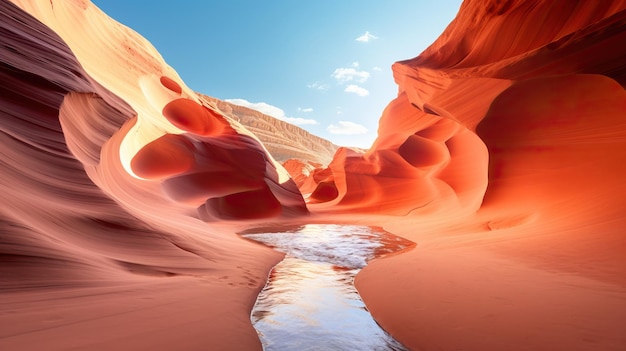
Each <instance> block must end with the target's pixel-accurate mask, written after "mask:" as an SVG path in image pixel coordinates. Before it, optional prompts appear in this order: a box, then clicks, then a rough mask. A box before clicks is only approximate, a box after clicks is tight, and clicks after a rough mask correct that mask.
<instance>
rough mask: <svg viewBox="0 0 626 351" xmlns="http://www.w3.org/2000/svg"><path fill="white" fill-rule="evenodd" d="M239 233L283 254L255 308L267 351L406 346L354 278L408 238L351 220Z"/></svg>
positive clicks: (407, 244) (404, 244)
mask: <svg viewBox="0 0 626 351" xmlns="http://www.w3.org/2000/svg"><path fill="white" fill-rule="evenodd" d="M243 236H244V237H246V238H248V239H251V240H255V241H258V242H262V243H264V244H266V245H268V246H270V247H273V248H275V249H276V250H278V251H282V252H284V253H285V254H286V256H285V259H284V260H283V261H281V262H280V263H279V264H278V265H276V266H275V267H274V269H273V270H272V272H271V273H270V279H269V281H268V284H267V285H266V286H265V288H264V289H263V290H262V291H261V293H260V294H259V297H258V299H257V303H256V305H255V307H254V309H253V311H252V317H251V318H252V323H253V324H254V327H255V328H256V330H257V332H258V333H259V337H260V338H261V342H262V343H263V347H264V349H265V350H268V351H269V350H281V351H282V350H298V351H303V350H406V348H405V347H403V346H402V345H401V344H400V343H399V342H398V341H396V340H395V339H393V338H392V337H391V336H390V335H389V334H387V333H386V332H385V331H384V330H382V329H381V328H380V327H379V325H378V324H377V323H376V321H375V320H374V319H373V318H372V316H371V315H370V314H369V312H368V311H367V309H366V307H365V305H364V304H363V301H361V298H360V297H359V294H358V292H357V290H356V288H355V287H354V284H353V281H354V277H355V275H356V274H357V273H358V271H359V270H360V269H361V268H363V267H364V266H365V264H366V263H367V261H369V260H371V259H373V258H376V257H380V256H382V255H385V254H389V253H391V252H396V251H400V250H402V249H405V248H407V247H410V246H412V245H413V243H412V242H410V241H408V240H404V239H402V238H399V237H396V236H394V235H392V234H390V233H387V232H385V231H382V230H378V229H374V228H370V227H363V226H352V225H318V224H316V225H313V224H308V225H305V226H302V227H298V228H294V229H293V230H287V231H281V232H271V233H270V232H264V233H255V234H243Z"/></svg>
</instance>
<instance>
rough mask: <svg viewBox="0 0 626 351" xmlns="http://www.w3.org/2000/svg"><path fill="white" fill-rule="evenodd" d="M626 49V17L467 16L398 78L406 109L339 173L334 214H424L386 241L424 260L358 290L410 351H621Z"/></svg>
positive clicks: (570, 11) (542, 6) (567, 10)
mask: <svg viewBox="0 0 626 351" xmlns="http://www.w3.org/2000/svg"><path fill="white" fill-rule="evenodd" d="M624 42H626V3H625V2H623V1H606V2H584V3H583V2H570V1H465V2H464V3H463V5H462V6H461V9H460V11H459V14H458V15H457V17H456V19H455V20H454V21H453V22H452V23H451V24H450V25H449V27H448V28H447V29H446V30H445V32H444V33H443V34H442V35H441V37H440V38H439V39H438V40H437V41H435V43H433V44H432V45H431V46H430V47H429V48H428V49H427V50H425V51H424V52H423V53H422V54H421V55H420V56H418V57H416V58H414V59H411V60H407V61H403V62H398V63H396V64H394V66H393V69H394V74H395V79H396V81H397V82H398V84H399V86H400V94H399V96H398V98H397V99H396V100H394V101H393V102H392V103H391V104H390V105H389V106H388V108H387V110H386V111H385V112H384V113H383V116H382V118H381V120H380V127H379V138H378V140H377V141H376V143H375V144H374V146H373V148H372V149H371V150H369V151H368V152H367V153H366V154H364V155H353V154H349V153H347V154H343V155H342V154H338V156H337V157H336V158H335V160H333V163H331V167H330V170H332V173H333V174H332V176H333V177H334V182H335V185H336V189H337V190H338V191H337V193H338V196H337V198H336V199H335V200H333V201H335V202H336V203H337V204H338V205H339V206H341V205H343V203H347V204H348V205H351V206H356V207H357V209H358V210H359V211H363V212H377V211H379V210H380V209H381V208H382V209H383V210H384V211H390V210H391V209H393V208H394V207H396V206H397V205H398V204H399V202H398V201H404V202H405V203H408V204H413V205H412V206H415V205H421V206H423V207H422V209H421V210H420V211H418V212H417V213H418V214H421V217H420V220H419V221H418V220H415V221H414V222H413V223H408V222H405V223H393V224H389V225H388V228H390V229H391V230H392V231H394V232H397V233H402V234H404V235H406V236H407V237H408V238H411V239H414V240H415V241H417V242H418V245H421V247H420V246H418V249H417V250H414V251H412V252H410V253H408V254H406V255H401V256H399V257H397V258H396V257H394V258H392V259H389V260H383V261H379V262H375V263H374V264H372V265H371V266H368V267H367V268H366V269H365V271H364V272H363V273H362V274H361V275H360V276H359V277H357V286H358V287H359V289H360V290H361V292H362V295H363V296H364V298H365V301H366V302H368V301H369V302H371V303H372V305H371V306H370V309H371V310H372V312H373V314H374V315H377V314H378V316H379V322H380V323H381V324H382V325H383V326H385V327H387V328H388V329H389V330H391V331H392V333H398V335H399V338H400V340H402V341H405V342H406V344H407V345H408V346H410V347H412V348H415V349H424V350H434V349H445V350H452V349H464V350H501V349H507V350H511V349H519V350H528V349H532V350H555V349H568V350H593V349H603V350H619V349H620V348H623V347H624V346H625V345H626V338H625V337H624V335H623V333H622V332H621V331H620V330H619V329H620V327H619V326H620V325H623V323H624V322H625V321H626V319H625V318H624V316H626V305H625V304H624V302H623V301H624V300H623V298H624V296H625V295H624V294H625V293H626V288H625V287H626V280H625V279H624V277H625V276H626V275H624V272H626V259H625V258H624V257H626V256H624V253H625V252H626V237H625V236H624V228H626V212H625V210H624V209H625V208H626V206H625V205H626V203H625V202H624V201H625V200H624V199H625V198H626V197H625V196H624V195H625V194H626V186H625V185H624V182H623V180H622V176H621V175H622V174H623V172H624V164H626V163H625V162H626V153H625V151H624V150H626V118H625V116H626V92H625V91H624V84H625V80H624V79H625V73H626V71H625V67H626V65H625V62H626V46H624V45H623V43H624ZM335 164H337V165H338V166H337V167H335V168H333V166H334V165H335ZM353 165H357V168H356V169H354V171H352V168H350V167H351V166H353ZM387 168H389V169H393V170H394V171H396V172H398V173H397V174H395V179H393V180H391V179H390V180H389V181H385V175H386V174H387V173H386V172H385V170H386V169H387ZM401 170H402V171H401ZM366 174H368V175H371V177H365V176H364V175H366ZM398 178H399V181H398V180H397V179H398ZM366 181H367V182H369V183H367V184H368V186H367V187H362V186H359V184H364V183H365V182H366ZM402 183H403V184H404V186H401V187H398V191H393V189H396V188H395V186H396V184H402ZM406 189H411V190H406ZM413 190H414V191H413ZM407 193H408V194H407ZM410 198H412V199H413V200H410ZM346 199H348V200H346ZM352 199H358V201H352ZM363 199H376V201H372V202H371V203H367V205H366V206H364V204H363V201H362V200H363ZM400 204H401V203H400ZM407 207H408V206H407V205H401V208H407ZM408 208H410V207H408ZM459 210H460V211H459ZM468 211H469V212H468ZM474 211H475V212H476V215H472V216H470V217H466V216H464V215H467V214H468V213H471V212H474ZM461 215H463V216H461ZM399 222H402V221H399ZM455 223H456V224H455ZM390 272H393V274H390ZM407 281H415V282H423V283H424V284H426V285H427V286H426V285H423V284H419V283H415V284H414V285H413V284H411V283H407ZM426 282H427V283H426ZM380 286H385V287H386V289H381V288H380ZM399 291H403V292H399ZM390 301H394V302H390ZM408 311H411V312H408ZM590 321H593V322H592V323H591V322H590Z"/></svg>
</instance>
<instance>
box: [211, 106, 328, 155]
mask: <svg viewBox="0 0 626 351" xmlns="http://www.w3.org/2000/svg"><path fill="white" fill-rule="evenodd" d="M201 96H202V97H203V98H205V99H207V100H208V101H210V102H211V103H213V104H215V105H216V106H217V107H218V108H219V109H220V110H221V111H222V113H224V114H225V115H227V116H228V117H230V118H232V119H233V120H235V121H237V122H239V123H241V124H242V125H243V126H245V127H246V129H248V130H249V131H250V132H252V134H254V135H255V136H256V137H257V138H259V140H260V141H261V142H262V143H263V145H264V146H265V148H266V149H267V151H269V153H270V154H271V155H272V156H273V157H274V159H275V160H276V161H278V162H281V163H283V162H285V161H287V160H289V159H298V160H300V161H304V162H308V161H310V162H314V163H319V164H321V165H323V166H327V165H328V164H329V163H330V161H331V160H332V158H333V156H334V155H335V152H336V151H337V148H338V146H337V145H334V144H333V143H331V142H330V141H328V140H326V139H323V138H320V137H318V136H315V135H313V134H311V133H309V132H307V131H306V130H304V129H302V128H300V127H298V126H295V125H293V124H290V123H287V122H284V121H281V120H279V119H277V118H274V117H272V116H268V115H265V114H263V113H261V112H259V111H257V110H253V109H250V108H247V107H244V106H239V105H235V104H232V103H229V102H226V101H222V100H218V99H215V98H212V97H210V96H206V95H201Z"/></svg>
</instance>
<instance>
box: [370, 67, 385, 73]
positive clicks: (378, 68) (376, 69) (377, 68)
mask: <svg viewBox="0 0 626 351" xmlns="http://www.w3.org/2000/svg"><path fill="white" fill-rule="evenodd" d="M372 70H374V71H378V72H380V71H382V70H383V69H382V68H380V67H378V66H374V67H373V68H372Z"/></svg>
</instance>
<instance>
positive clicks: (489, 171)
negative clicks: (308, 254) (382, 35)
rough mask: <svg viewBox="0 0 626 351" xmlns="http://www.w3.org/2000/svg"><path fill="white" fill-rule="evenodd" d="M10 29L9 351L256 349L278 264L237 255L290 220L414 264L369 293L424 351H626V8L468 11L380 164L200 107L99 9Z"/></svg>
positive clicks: (414, 92)
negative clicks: (350, 233)
mask: <svg viewBox="0 0 626 351" xmlns="http://www.w3.org/2000/svg"><path fill="white" fill-rule="evenodd" d="M0 16H1V20H0V44H1V47H0V60H1V61H2V65H1V66H0V75H1V77H2V84H0V100H1V103H0V130H1V132H2V133H0V138H1V139H2V147H1V152H0V164H1V168H0V203H1V205H0V294H1V296H0V297H1V298H0V325H2V326H3V327H2V328H0V349H3V350H4V349H7V350H33V349H46V350H66V349H89V350H111V349H117V350H123V349H127V350H141V349H146V350H148V349H150V350H153V349H158V348H166V349H180V350H206V349H220V350H228V349H232V350H242V349H245V350H248V349H261V344H260V342H259V340H258V337H257V335H256V332H255V330H254V329H253V328H252V325H251V324H250V320H249V317H250V310H251V308H252V305H253V303H254V300H255V298H256V295H257V293H258V292H259V290H260V289H261V287H262V286H263V285H264V282H265V279H266V277H267V273H268V271H269V269H270V268H271V266H272V265H273V264H275V263H276V262H277V261H278V260H280V258H281V255H280V254H278V253H277V252H274V251H272V250H269V249H266V248H263V247H260V246H258V245H253V244H251V243H250V242H248V241H245V240H242V239H240V238H239V237H238V236H237V235H236V234H235V233H236V232H237V231H240V230H242V229H245V228H251V227H255V226H260V225H265V226H267V225H274V224H284V223H287V222H289V223H315V222H319V223H355V224H356V223H358V224H366V225H379V226H384V227H385V229H387V230H389V231H391V232H393V233H395V234H398V235H400V236H403V237H405V238H407V239H410V240H412V241H415V242H416V243H417V247H416V248H415V249H413V250H410V251H408V252H405V253H402V254H400V255H394V256H389V257H386V258H384V259H380V260H376V261H374V262H372V263H371V264H370V265H368V266H367V267H366V268H365V269H364V270H363V271H362V272H361V273H360V274H359V275H358V276H357V280H356V285H357V288H358V289H359V291H360V293H361V295H362V296H363V298H364V300H365V302H366V303H367V305H368V309H369V310H370V311H371V312H372V313H373V315H374V317H375V318H376V319H377V321H378V322H379V323H380V324H381V325H382V326H383V327H384V328H385V329H386V330H388V331H390V332H391V333H392V334H393V335H394V336H395V337H396V338H397V339H398V340H400V341H401V342H402V343H403V344H405V345H407V346H408V347H410V348H411V349H416V350H456V349H462V350H560V349H567V350H622V349H624V348H625V347H626V336H625V335H624V333H623V325H624V324H625V323H626V317H625V316H626V303H625V301H626V300H625V298H626V274H625V273H626V255H625V253H626V237H625V236H624V230H625V229H626V213H625V208H626V203H625V201H626V200H624V199H626V185H625V184H624V182H623V174H624V172H625V171H626V168H625V167H626V166H625V164H626V151H625V150H626V119H625V113H626V92H625V90H624V84H626V78H625V74H626V70H625V69H624V67H625V65H624V62H626V46H624V45H623V43H624V42H626V2H624V1H602V2H599V1H587V2H572V1H566V0H562V1H561V0H558V1H542V0H533V1H503V2H498V1H489V0H466V1H465V2H464V3H463V5H462V6H461V9H460V11H459V13H458V15H457V17H456V19H455V20H454V21H453V22H452V23H451V24H450V25H449V26H448V28H447V29H446V30H445V31H444V32H443V33H442V35H441V36H440V37H439V39H437V40H436V41H435V42H434V43H433V44H432V45H431V46H430V47H429V48H427V49H426V50H425V51H424V52H423V53H421V54H420V55H419V56H417V57H416V58H414V59H411V60H406V61H401V62H398V63H396V64H394V65H393V71H394V78H395V80H396V82H397V83H398V86H399V93H398V96H397V98H396V99H394V100H393V101H391V102H390V103H389V105H388V106H387V108H386V109H385V110H384V111H382V115H381V118H380V124H379V129H378V138H377V140H376V141H375V142H374V144H373V146H372V148H371V149H369V150H359V149H354V148H349V147H341V148H337V147H336V146H335V145H332V144H331V143H330V142H327V141H325V140H323V139H321V138H317V137H314V136H311V135H310V134H308V133H306V132H304V131H303V130H301V129H299V128H297V127H294V126H291V125H289V124H286V123H283V122H280V121H277V120H274V119H272V118H270V117H268V116H264V115H262V114H260V113H256V112H254V111H252V110H248V109H245V108H242V107H237V106H233V105H230V104H228V103H225V102H222V101H219V100H217V99H214V98H211V97H206V96H203V95H200V94H197V93H196V92H193V91H191V90H190V89H189V88H188V87H187V86H186V85H185V84H184V82H183V81H182V80H181V79H180V77H179V76H178V75H177V74H176V72H175V71H174V69H173V68H171V67H170V66H168V65H167V64H166V63H165V62H164V60H163V59H162V58H161V56H160V55H159V53H158V52H157V51H156V50H155V49H154V47H153V46H152V45H151V44H150V43H149V42H148V41H147V40H145V39H144V38H143V37H141V36H140V35H139V34H137V33H135V32H134V31H132V30H131V29H129V28H126V27H124V26H123V25H121V24H119V23H117V22H115V21H113V20H112V19H110V18H109V17H107V16H106V15H105V14H104V13H102V12H101V11H100V10H98V9H97V8H96V7H95V6H94V5H93V4H91V3H89V2H88V1H81V0H68V1H43V0H42V1H37V0H14V1H12V2H8V1H0ZM407 30H410V29H407ZM279 162H281V163H283V165H284V166H283V165H281V164H280V163H279Z"/></svg>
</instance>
